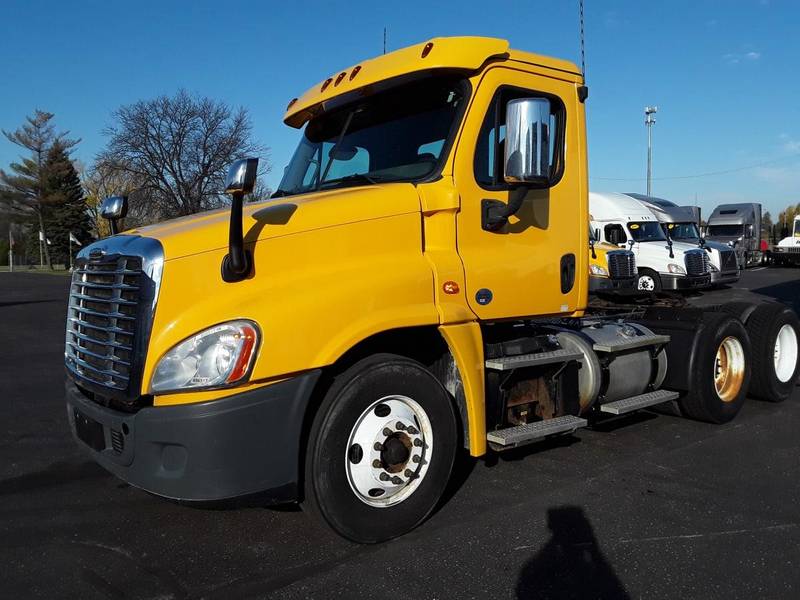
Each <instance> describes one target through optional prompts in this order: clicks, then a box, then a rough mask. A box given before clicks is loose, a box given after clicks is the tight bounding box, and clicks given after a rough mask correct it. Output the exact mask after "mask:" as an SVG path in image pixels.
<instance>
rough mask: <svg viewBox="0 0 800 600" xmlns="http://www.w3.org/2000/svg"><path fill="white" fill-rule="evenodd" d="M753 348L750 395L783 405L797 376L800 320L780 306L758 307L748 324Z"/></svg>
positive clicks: (792, 388) (799, 367)
mask: <svg viewBox="0 0 800 600" xmlns="http://www.w3.org/2000/svg"><path fill="white" fill-rule="evenodd" d="M747 331H748V333H749V334H750V341H751V343H752V345H753V380H752V382H751V383H750V395H751V396H753V397H754V398H760V399H761V400H767V401H769V402H783V401H784V400H786V399H787V398H789V396H791V395H792V391H793V390H794V386H795V383H796V382H797V379H798V376H799V375H800V362H798V349H799V348H800V321H798V319H797V315H796V314H795V313H794V311H793V310H791V309H790V308H788V307H786V306H783V305H782V304H777V303H769V304H761V305H759V306H758V307H757V308H756V309H755V310H754V311H753V313H752V314H751V315H750V318H749V319H748V321H747Z"/></svg>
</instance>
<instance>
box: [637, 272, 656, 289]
mask: <svg viewBox="0 0 800 600" xmlns="http://www.w3.org/2000/svg"><path fill="white" fill-rule="evenodd" d="M636 289H637V290H638V291H640V292H648V293H651V294H657V293H658V292H660V291H661V277H659V276H658V273H656V272H655V271H653V270H652V269H639V274H638V277H637V279H636Z"/></svg>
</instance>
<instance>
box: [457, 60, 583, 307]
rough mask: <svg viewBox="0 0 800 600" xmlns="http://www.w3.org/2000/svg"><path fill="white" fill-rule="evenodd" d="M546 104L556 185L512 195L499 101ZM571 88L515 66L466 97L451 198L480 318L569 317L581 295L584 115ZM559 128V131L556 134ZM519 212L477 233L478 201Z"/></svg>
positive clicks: (470, 294) (490, 75) (492, 73)
mask: <svg viewBox="0 0 800 600" xmlns="http://www.w3.org/2000/svg"><path fill="white" fill-rule="evenodd" d="M520 98H545V99H547V100H549V101H550V107H551V112H552V113H553V114H552V119H551V123H552V127H551V135H550V140H549V145H550V152H551V160H550V164H551V165H554V167H553V168H554V169H556V170H557V171H555V172H554V173H555V175H554V177H555V183H554V184H553V185H552V186H551V187H549V188H548V189H528V190H525V189H523V190H522V191H512V189H513V186H511V185H508V184H507V183H506V182H505V180H504V179H503V158H504V143H505V114H506V104H507V103H508V102H509V101H510V100H514V99H520ZM577 106H579V105H578V100H577V93H576V88H575V84H574V83H570V82H567V81H561V80H558V79H553V78H551V77H545V76H540V75H534V74H532V73H527V72H524V71H518V70H516V69H510V68H505V67H495V68H492V69H490V70H488V71H487V72H486V73H485V74H484V76H483V78H482V79H481V81H480V84H479V85H478V86H477V88H476V90H475V91H474V96H473V101H472V103H471V107H470V110H469V111H468V114H467V117H466V121H465V123H464V127H463V128H462V133H461V136H460V140H459V142H458V146H457V149H456V156H455V165H454V175H455V183H456V186H457V189H458V191H459V194H460V197H461V198H460V199H461V210H460V212H459V214H458V217H457V227H458V233H457V235H458V251H459V254H460V255H461V258H462V261H463V263H464V270H465V274H466V287H467V290H466V295H467V301H468V302H469V305H470V308H471V309H472V310H473V311H474V312H475V313H476V314H477V315H478V317H479V318H481V319H498V318H509V317H522V316H534V315H548V314H559V313H570V312H573V311H575V310H576V309H579V308H581V307H583V306H584V304H585V301H586V293H587V292H586V290H587V288H588V277H587V276H586V273H587V269H588V266H587V261H588V251H589V250H588V236H589V233H588V230H587V228H588V222H587V214H588V209H587V201H588V200H587V198H588V191H587V190H586V187H585V181H586V170H585V169H586V167H585V165H586V163H585V146H584V139H585V137H584V131H585V130H584V120H583V111H582V110H578V108H577ZM559 128H561V130H559ZM510 194H521V195H524V199H523V201H522V205H521V208H520V210H519V211H518V212H517V213H516V215H515V216H512V217H511V218H510V219H509V222H508V224H507V225H505V226H503V227H501V228H500V229H499V230H496V231H487V230H486V229H484V227H483V226H482V209H481V205H482V201H484V200H495V201H501V202H503V203H506V204H507V203H508V202H509V197H510Z"/></svg>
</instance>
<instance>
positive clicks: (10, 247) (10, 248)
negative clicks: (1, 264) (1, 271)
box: [8, 221, 14, 273]
mask: <svg viewBox="0 0 800 600" xmlns="http://www.w3.org/2000/svg"><path fill="white" fill-rule="evenodd" d="M8 272H9V273H13V272H14V234H12V233H11V222H10V221H9V223H8Z"/></svg>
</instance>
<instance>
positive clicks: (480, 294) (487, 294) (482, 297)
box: [475, 288, 493, 306]
mask: <svg viewBox="0 0 800 600" xmlns="http://www.w3.org/2000/svg"><path fill="white" fill-rule="evenodd" d="M492 297H493V295H492V290H490V289H488V288H481V289H479V290H478V291H477V292H475V300H476V301H477V302H478V304H480V305H481V306H486V305H487V304H489V302H491V301H492Z"/></svg>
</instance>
